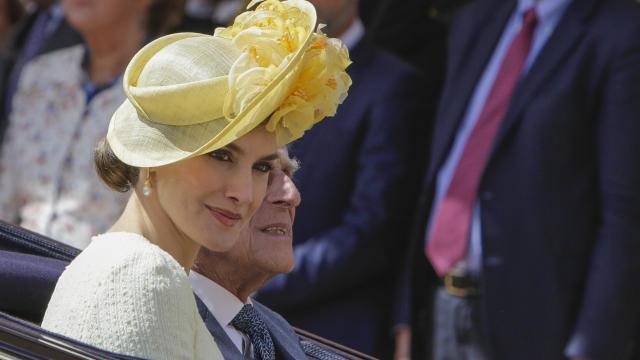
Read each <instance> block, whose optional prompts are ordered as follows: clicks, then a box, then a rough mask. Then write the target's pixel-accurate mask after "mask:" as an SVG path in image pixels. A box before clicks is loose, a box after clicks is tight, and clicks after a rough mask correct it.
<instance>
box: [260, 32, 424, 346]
mask: <svg viewBox="0 0 640 360" xmlns="http://www.w3.org/2000/svg"><path fill="white" fill-rule="evenodd" d="M351 58H352V60H353V64H352V65H350V67H349V68H348V69H347V71H348V72H349V74H350V76H351V77H352V80H353V86H352V87H351V89H350V90H349V96H348V97H347V99H346V101H345V102H344V103H343V104H342V105H341V106H340V107H339V108H338V112H337V114H336V116H335V117H334V118H329V119H326V120H325V121H323V122H321V123H320V124H318V125H316V126H315V127H314V128H313V129H312V130H310V131H309V132H308V133H306V134H305V136H304V137H303V138H302V139H301V140H299V141H298V142H296V143H294V144H293V146H292V153H293V154H294V155H295V156H296V157H297V158H298V159H299V160H301V164H302V166H301V169H300V170H299V172H297V173H296V175H295V181H296V184H297V185H298V187H299V189H300V191H301V194H302V198H303V201H302V204H301V205H300V207H299V208H298V210H297V216H296V221H295V224H294V249H295V256H296V264H295V268H294V270H293V272H292V273H290V274H287V275H279V276H276V277H274V278H273V279H272V280H271V281H269V282H267V283H266V284H265V285H264V286H263V287H262V288H261V289H260V290H259V291H258V293H257V296H256V298H257V299H259V300H260V301H262V302H263V303H265V304H266V305H268V306H269V307H271V308H272V309H274V310H276V311H278V312H279V313H281V314H282V315H283V316H284V317H285V318H287V319H288V320H289V321H290V322H291V323H292V324H293V325H294V326H296V327H299V328H302V329H304V330H308V331H311V332H314V333H317V334H318V335H321V336H323V337H326V338H329V339H331V340H334V341H337V342H340V343H342V344H345V345H347V346H349V347H353V348H355V349H357V350H359V351H362V352H365V353H369V354H380V349H381V348H383V347H384V346H385V340H386V338H387V334H388V325H389V313H390V311H389V308H390V306H391V303H392V298H393V290H392V289H393V286H392V284H391V283H392V282H393V280H392V279H393V277H394V276H397V271H396V269H395V266H396V265H397V264H398V263H399V260H400V259H401V257H402V252H403V251H405V250H404V249H405V247H406V242H405V241H403V239H405V238H406V234H405V233H404V232H403V230H404V229H405V226H404V225H403V224H404V222H403V221H405V219H408V214H409V213H410V211H411V209H412V208H413V206H414V205H413V204H414V203H413V202H412V200H411V199H410V196H411V195H412V194H411V192H412V188H417V186H418V182H417V181H416V179H417V177H418V175H419V174H420V172H419V171H415V170H416V169H415V167H413V165H414V163H415V162H416V160H415V159H416V156H417V155H420V156H422V155H424V154H425V153H426V150H420V151H414V147H413V146H414V138H417V137H418V136H420V137H421V138H422V139H421V141H422V143H423V144H424V143H425V141H424V138H425V136H421V135H420V134H421V133H423V132H424V131H426V129H427V128H428V124H429V121H430V117H429V116H428V115H427V113H426V111H423V110H422V108H423V107H424V108H426V106H425V104H428V98H427V95H425V91H426V90H425V89H426V83H425V82H424V80H423V79H422V78H421V77H420V76H419V75H418V73H417V72H416V71H415V70H413V69H412V68H411V67H409V66H408V65H405V64H404V63H402V62H400V61H399V60H397V59H395V58H394V57H392V56H390V55H388V54H386V53H383V52H381V51H378V50H375V49H374V48H373V47H372V46H371V45H369V43H368V42H367V41H366V40H362V41H361V42H360V43H359V44H357V46H356V47H355V48H354V49H353V50H352V51H351ZM425 145H426V144H425ZM425 149H426V146H425ZM414 185H415V187H414ZM414 191H415V190H414Z"/></svg>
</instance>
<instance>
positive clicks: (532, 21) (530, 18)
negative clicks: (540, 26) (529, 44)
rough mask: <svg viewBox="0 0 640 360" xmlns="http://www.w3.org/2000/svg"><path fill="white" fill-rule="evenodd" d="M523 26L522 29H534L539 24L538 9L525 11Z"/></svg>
mask: <svg viewBox="0 0 640 360" xmlns="http://www.w3.org/2000/svg"><path fill="white" fill-rule="evenodd" d="M522 19H523V24H522V27H534V26H536V24H537V23H538V14H537V13H536V8H535V7H532V8H530V9H529V10H527V11H525V12H524V14H523V15H522Z"/></svg>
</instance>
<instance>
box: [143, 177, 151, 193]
mask: <svg viewBox="0 0 640 360" xmlns="http://www.w3.org/2000/svg"><path fill="white" fill-rule="evenodd" d="M142 195H144V196H149V195H151V179H149V172H147V179H146V180H145V181H144V185H142Z"/></svg>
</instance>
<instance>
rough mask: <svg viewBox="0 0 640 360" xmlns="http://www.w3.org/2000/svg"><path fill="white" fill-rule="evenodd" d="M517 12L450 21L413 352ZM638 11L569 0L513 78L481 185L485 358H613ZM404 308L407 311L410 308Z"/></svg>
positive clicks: (633, 221) (637, 197) (417, 256)
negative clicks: (444, 194) (470, 114)
mask: <svg viewBox="0 0 640 360" xmlns="http://www.w3.org/2000/svg"><path fill="white" fill-rule="evenodd" d="M514 6H515V1H503V0H478V1H476V2H475V3H473V4H472V5H470V7H469V8H467V9H466V10H464V11H463V12H462V13H461V14H460V16H459V18H458V19H457V21H456V23H455V25H454V27H453V29H452V32H451V38H450V45H449V60H448V64H449V69H448V73H447V80H446V84H445V89H444V92H443V96H442V99H441V102H440V107H439V109H438V112H437V118H436V119H437V120H436V125H435V127H436V128H435V130H434V139H433V147H432V157H431V164H430V167H429V169H428V172H427V176H426V182H425V184H424V190H423V192H422V195H421V198H420V204H419V208H418V212H417V216H416V226H415V227H414V232H413V236H412V245H411V247H410V256H409V268H410V269H411V271H410V277H409V282H410V284H411V286H409V287H408V288H407V289H405V290H407V291H406V292H405V293H404V298H405V299H406V300H408V299H410V300H411V301H412V303H411V310H412V320H413V325H414V335H415V336H414V339H415V341H414V345H415V346H416V348H415V349H414V353H415V354H416V356H417V357H419V356H421V355H422V352H423V351H424V350H425V349H424V348H422V349H421V348H420V346H421V345H422V344H424V339H427V336H428V332H426V331H425V330H426V329H427V328H428V327H429V326H430V319H429V317H430V316H429V312H430V309H429V302H430V292H431V289H432V287H430V286H428V285H427V284H429V283H431V284H435V275H434V273H433V272H432V270H431V269H430V266H429V265H428V263H427V262H426V260H425V257H424V251H423V248H424V232H425V226H426V221H427V217H428V211H429V209H430V206H431V200H432V196H433V192H434V178H435V176H436V174H437V171H438V169H439V168H440V166H441V165H442V164H443V162H444V160H445V158H446V156H447V154H448V152H449V149H450V147H451V144H452V142H453V139H454V136H455V133H456V130H457V128H458V125H459V123H460V121H461V119H462V117H463V113H464V110H465V109H466V107H467V105H468V102H469V98H470V96H471V94H472V92H473V90H474V86H475V84H476V82H477V81H478V79H479V76H480V74H481V73H482V71H483V70H484V67H485V65H486V64H487V61H488V59H489V57H490V56H491V54H492V52H493V49H494V46H495V44H496V42H497V40H498V38H499V36H500V34H501V32H502V29H503V28H504V25H505V24H506V21H507V19H508V17H509V15H510V14H511V11H512V10H513V8H514ZM639 137H640V4H639V3H637V2H635V1H631V0H575V1H573V3H572V4H571V5H570V7H569V8H568V9H567V11H566V13H565V15H564V17H563V18H562V19H561V21H560V23H559V24H558V26H557V28H556V30H555V32H554V34H553V35H552V36H551V38H550V39H549V41H548V42H547V44H546V45H545V47H544V48H543V49H542V51H541V53H540V54H539V56H538V58H537V59H536V61H535V63H534V64H533V66H532V68H531V69H530V71H529V73H528V75H527V76H526V77H525V78H523V79H522V81H521V83H520V84H519V86H518V88H517V89H516V93H515V95H514V97H513V99H512V102H511V104H510V107H509V109H508V111H507V114H506V115H505V118H504V120H503V123H502V125H501V128H500V130H499V132H498V135H497V139H496V140H495V143H494V146H493V150H492V151H493V152H492V155H491V157H490V160H489V162H488V165H487V167H486V169H485V172H484V174H483V177H482V179H481V183H480V188H479V192H478V199H479V202H480V207H481V214H482V219H481V222H482V239H483V244H482V245H483V278H482V280H483V291H484V295H483V297H482V302H483V308H484V315H485V319H486V323H487V332H488V340H489V346H490V350H491V351H492V354H491V356H490V358H491V359H562V358H563V355H562V354H563V351H564V349H565V347H566V346H567V344H569V350H570V352H572V353H573V354H575V355H582V356H584V357H586V358H589V359H620V358H622V357H623V356H624V354H625V352H626V351H627V349H629V347H630V343H631V341H632V332H633V329H634V327H635V326H637V324H638V317H639V310H640V306H638V304H640V292H638V291H637V289H636V286H635V284H636V283H637V281H638V280H637V279H638V277H640V261H638V259H640V225H638V224H639V223H638V219H640V162H639V159H640V141H638V139H639ZM407 304H409V303H408V302H407Z"/></svg>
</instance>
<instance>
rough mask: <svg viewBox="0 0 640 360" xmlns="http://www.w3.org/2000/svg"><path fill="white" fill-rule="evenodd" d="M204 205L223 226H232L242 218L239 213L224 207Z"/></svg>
mask: <svg viewBox="0 0 640 360" xmlns="http://www.w3.org/2000/svg"><path fill="white" fill-rule="evenodd" d="M205 206H206V207H207V210H209V213H210V214H211V215H213V217H214V218H215V219H216V220H218V221H219V222H220V223H222V225H224V226H228V227H232V226H234V225H235V224H237V223H238V222H239V221H240V220H241V219H242V216H241V215H240V214H237V213H234V212H231V211H228V210H225V209H220V208H216V207H211V206H207V205H205Z"/></svg>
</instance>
